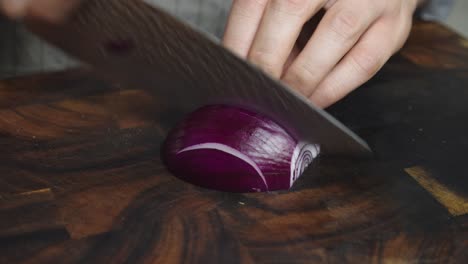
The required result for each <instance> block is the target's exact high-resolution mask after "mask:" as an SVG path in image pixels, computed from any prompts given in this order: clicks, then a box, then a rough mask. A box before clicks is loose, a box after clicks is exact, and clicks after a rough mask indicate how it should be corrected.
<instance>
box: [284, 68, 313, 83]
mask: <svg viewBox="0 0 468 264" xmlns="http://www.w3.org/2000/svg"><path fill="white" fill-rule="evenodd" d="M316 79H317V73H316V72H314V71H313V70H312V69H311V68H310V67H309V66H308V65H307V64H300V65H298V66H294V67H292V68H291V69H290V72H289V74H288V81H291V82H293V83H296V84H298V85H300V86H301V87H306V86H311V85H312V84H313V83H315V80H316Z"/></svg>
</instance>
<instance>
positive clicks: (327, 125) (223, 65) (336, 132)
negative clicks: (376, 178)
mask: <svg viewBox="0 0 468 264" xmlns="http://www.w3.org/2000/svg"><path fill="white" fill-rule="evenodd" d="M26 24H27V25H28V27H29V29H31V31H32V32H34V33H36V34H37V35H39V36H40V37H41V38H43V39H44V40H46V41H48V42H49V43H51V44H52V45H54V46H56V47H57V48H59V49H61V50H63V51H64V52H66V53H68V54H69V55H71V56H73V57H75V58H77V59H78V60H80V61H82V62H83V63H85V64H88V65H89V66H91V67H92V69H93V70H94V71H95V72H96V73H98V74H100V76H102V77H104V78H106V79H109V80H112V81H117V82H119V83H121V84H123V85H126V86H127V87H138V88H141V89H145V90H147V91H150V92H151V93H154V94H155V95H156V96H158V98H159V99H162V100H165V101H167V102H170V104H171V106H174V107H175V108H177V109H178V111H177V113H174V114H175V115H179V116H177V117H176V118H174V122H176V120H178V119H179V118H182V115H185V114H187V113H188V112H190V111H193V110H195V109H196V108H198V107H200V106H203V105H207V104H215V103H223V104H234V105H237V106H242V107H246V108H249V109H251V110H254V111H257V112H260V113H263V114H265V115H267V116H269V117H270V118H273V119H274V120H275V121H277V122H278V123H279V124H281V125H282V126H284V127H285V128H287V129H288V130H289V132H290V133H291V134H293V135H294V136H296V137H299V138H302V139H304V140H307V141H310V142H313V143H318V144H320V145H321V148H322V151H323V153H325V154H328V155H352V156H368V155H369V154H370V148H369V147H368V145H367V144H366V142H364V140H362V139H361V138H359V137H358V136H357V135H356V134H355V133H353V132H352V131H351V130H350V129H348V128H347V127H345V126H344V125H343V124H341V123H340V122H339V121H338V120H336V119H335V118H333V117H332V116H331V115H329V114H328V113H326V112H325V111H323V110H321V109H319V108H317V107H315V106H314V105H313V104H312V103H311V102H309V101H308V100H307V99H306V98H305V97H303V96H301V95H299V94H298V93H296V92H295V91H294V90H292V89H291V88H289V87H287V86H285V85H284V84H282V83H281V82H279V81H276V80H274V79H272V78H270V77H269V76H268V75H267V74H265V73H264V72H263V71H261V70H260V69H259V68H257V67H255V66H254V65H252V64H250V63H249V62H247V61H245V60H243V59H241V58H239V57H237V56H236V55H234V54H233V53H231V52H230V51H228V50H226V49H225V48H223V47H222V46H221V45H219V44H218V43H216V42H215V41H213V40H211V39H209V38H208V37H207V36H206V35H205V34H203V33H201V31H198V30H197V29H195V28H193V27H191V26H190V25H188V24H186V23H184V22H182V21H179V20H178V19H177V18H175V17H173V16H172V15H170V14H168V13H166V12H165V11H163V10H162V9H160V8H158V7H155V6H152V5H149V4H147V3H145V2H144V1H143V0H113V1H108V0H87V1H85V2H84V3H83V4H82V5H81V6H80V7H79V8H78V9H77V11H76V12H75V13H74V14H73V15H72V16H71V17H70V18H69V19H68V20H66V21H63V22H61V23H47V22H45V21H40V20H37V19H29V20H27V21H26Z"/></svg>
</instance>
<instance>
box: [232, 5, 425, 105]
mask: <svg viewBox="0 0 468 264" xmlns="http://www.w3.org/2000/svg"><path fill="white" fill-rule="evenodd" d="M418 2H419V1H418V0H390V1H389V0H234V3H233V6H232V9H231V13H230V16H229V20H228V24H227V27H226V32H225V35H224V38H223V43H224V45H225V46H226V47H227V48H229V49H231V50H232V51H233V52H235V53H236V54H238V55H239V56H241V57H242V58H246V59H248V60H249V61H251V62H252V63H254V64H256V65H257V66H259V67H260V68H261V69H263V70H264V71H265V72H267V73H269V74H270V75H272V76H273V77H275V78H278V79H281V80H282V81H284V82H285V83H286V84H288V85H289V86H290V87H292V88H294V89H296V90H298V91H299V92H301V93H302V94H303V95H305V96H307V97H308V98H310V100H311V101H312V102H314V103H315V104H316V105H318V106H319V107H327V106H329V105H331V104H333V103H335V102H336V101H338V100H340V99H341V98H343V97H344V96H346V95H347V94H348V93H350V92H351V91H353V90H354V89H355V88H357V87H358V86H360V85H362V84H363V83H365V82H366V81H368V80H369V79H370V78H371V77H372V76H374V75H375V74H376V73H377V71H378V70H379V69H380V68H381V67H382V66H383V65H384V63H385V62H386V61H387V60H388V59H389V58H390V57H391V56H392V55H393V54H394V53H395V52H396V51H398V50H399V49H400V48H401V47H402V46H403V44H404V43H405V41H406V39H407V37H408V34H409V31H410V28H411V24H412V17H413V13H414V11H415V10H416V8H417V5H418ZM320 10H324V14H323V17H322V18H321V19H320V20H319V21H318V26H317V27H316V28H314V27H313V26H314V25H310V23H308V21H310V20H311V18H317V17H318V16H317V13H319V12H320ZM314 30H315V31H314ZM308 31H309V35H308V36H307V32H308ZM312 31H313V34H311V33H312ZM304 34H305V35H306V37H307V38H306V41H305V42H304V43H301V36H302V37H303V36H304ZM310 35H311V36H310Z"/></svg>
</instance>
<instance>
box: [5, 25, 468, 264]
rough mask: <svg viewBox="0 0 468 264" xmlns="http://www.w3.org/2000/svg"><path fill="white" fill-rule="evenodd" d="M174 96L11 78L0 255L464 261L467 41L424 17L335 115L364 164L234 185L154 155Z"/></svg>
mask: <svg viewBox="0 0 468 264" xmlns="http://www.w3.org/2000/svg"><path fill="white" fill-rule="evenodd" d="M169 110H173V109H171V106H170V105H167V104H166V103H165V102H163V101H160V100H158V98H154V97H152V96H151V95H149V94H147V93H145V92H144V91H142V90H139V88H138V87H121V86H119V85H118V84H109V83H105V82H103V81H100V80H99V79H97V78H95V77H94V76H93V74H91V73H89V72H87V71H86V70H73V71H67V72H57V73H51V74H41V75H35V76H26V77H23V78H16V79H9V80H5V81H1V82H0V146H1V151H0V161H1V162H0V263H468V214H467V213H468V177H467V172H468V170H467V169H466V164H467V163H468V157H467V155H466V153H468V41H467V40H464V39H462V38H461V37H459V36H458V35H456V34H454V33H453V32H451V31H449V30H447V29H446V28H444V27H442V26H440V25H438V24H432V23H417V24H416V25H415V27H414V29H413V32H412V35H411V38H410V40H409V41H408V43H407V45H406V47H405V48H404V49H403V51H402V52H401V53H400V54H399V55H397V56H395V57H394V58H393V59H392V60H391V62H390V63H389V64H387V66H386V67H385V68H384V69H383V70H382V71H381V72H380V73H379V74H378V76H376V77H375V78H374V79H373V80H372V81H371V82H369V83H368V84H366V85H365V86H363V87H362V88H360V89H359V90H357V91H356V92H354V93H353V94H351V95H350V96H349V97H348V98H346V99H345V100H343V101H342V102H340V103H339V104H337V105H335V106H333V107H332V108H330V109H329V111H330V112H331V113H332V114H333V115H334V116H336V117H337V118H338V119H339V120H341V121H343V122H344V123H345V124H346V125H348V126H350V127H351V128H352V129H353V130H354V131H356V132H357V133H358V134H359V135H361V136H362V137H363V138H364V139H365V140H367V141H368V142H369V143H370V145H371V146H372V148H373V149H374V151H375V153H376V158H375V159H374V160H369V161H352V160H330V159H326V158H323V159H321V160H319V161H317V162H316V163H315V164H314V166H313V167H312V168H310V169H309V170H308V171H307V173H306V174H305V175H303V176H302V177H301V179H300V180H299V181H298V182H297V184H296V185H295V186H294V188H293V190H291V191H289V192H274V193H261V194H247V195H244V194H229V193H221V192H216V191H210V190H206V189H202V188H198V187H194V186H192V185H190V184H188V183H185V182H182V181H180V180H178V179H177V178H175V177H173V176H171V175H170V174H169V173H168V172H167V171H166V170H165V168H164V167H163V165H162V164H161V162H160V159H159V146H160V144H161V141H162V140H163V137H162V135H163V134H164V133H165V131H167V130H168V129H169V127H168V125H167V123H168V121H169V120H171V115H170V114H169V112H170V111H169Z"/></svg>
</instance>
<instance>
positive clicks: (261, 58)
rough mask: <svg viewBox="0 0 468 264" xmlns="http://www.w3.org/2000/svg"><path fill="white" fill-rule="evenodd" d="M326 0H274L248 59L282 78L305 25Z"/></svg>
mask: <svg viewBox="0 0 468 264" xmlns="http://www.w3.org/2000/svg"><path fill="white" fill-rule="evenodd" d="M324 2H325V1H324V0H270V1H269V2H268V4H267V6H266V9H265V11H264V14H263V17H262V20H261V22H260V25H259V27H258V30H257V32H256V34H255V38H254V40H253V43H252V46H251V47H250V51H249V53H248V59H249V61H251V62H252V63H254V64H256V65H257V66H259V67H260V68H262V69H263V70H264V71H265V72H267V73H269V74H270V75H271V76H273V77H276V78H279V77H281V73H282V72H283V67H284V64H285V62H286V61H287V59H288V57H289V54H290V53H291V51H292V50H293V47H294V43H295V42H296V40H297V38H298V36H299V34H300V32H301V29H302V26H303V25H304V24H305V23H306V22H307V21H308V20H309V18H310V17H311V16H312V15H313V14H315V13H316V12H317V11H318V10H319V9H320V8H321V7H322V5H323V4H324Z"/></svg>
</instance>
